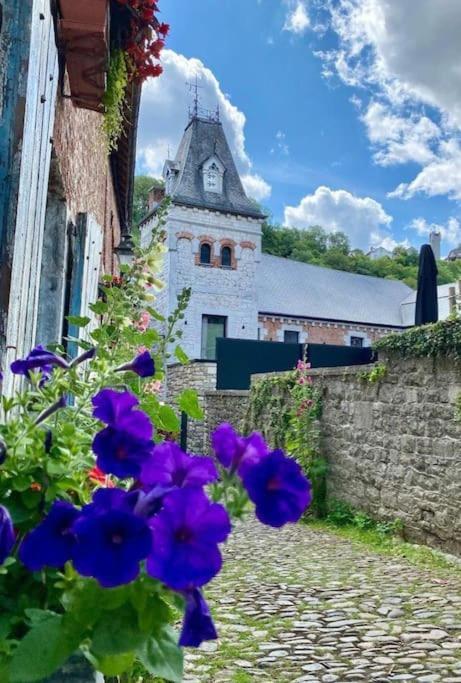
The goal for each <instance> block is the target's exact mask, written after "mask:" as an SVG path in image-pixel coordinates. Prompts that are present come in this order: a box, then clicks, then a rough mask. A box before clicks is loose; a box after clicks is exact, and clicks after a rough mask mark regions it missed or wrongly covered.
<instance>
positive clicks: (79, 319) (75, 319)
mask: <svg viewBox="0 0 461 683" xmlns="http://www.w3.org/2000/svg"><path fill="white" fill-rule="evenodd" d="M67 320H68V322H69V323H70V324H71V325H75V327H86V326H87V325H88V324H89V323H90V322H91V318H88V316H86V315H84V316H82V315H68V316H67Z"/></svg>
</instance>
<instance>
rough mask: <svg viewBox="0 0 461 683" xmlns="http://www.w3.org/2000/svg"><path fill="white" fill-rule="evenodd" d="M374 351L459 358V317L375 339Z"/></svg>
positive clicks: (460, 334)
mask: <svg viewBox="0 0 461 683" xmlns="http://www.w3.org/2000/svg"><path fill="white" fill-rule="evenodd" d="M373 348H374V349H375V350H376V351H390V352H392V353H397V354H399V355H401V356H404V357H410V358H411V357H413V358H414V357H432V358H434V357H436V356H446V357H449V358H454V359H456V360H461V319H449V320H443V321H439V322H437V323H433V324H431V325H423V326H421V327H412V328H411V329H410V330H407V331H406V332H403V333H402V334H401V333H398V334H390V335H388V336H386V337H383V338H382V339H380V340H379V341H377V342H376V343H375V344H374V345H373Z"/></svg>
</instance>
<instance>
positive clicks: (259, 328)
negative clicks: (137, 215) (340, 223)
mask: <svg viewBox="0 0 461 683" xmlns="http://www.w3.org/2000/svg"><path fill="white" fill-rule="evenodd" d="M163 177H164V181H165V190H166V193H167V194H168V195H169V196H170V198H171V207H170V209H169V213H168V217H167V222H166V235H167V237H166V240H167V246H168V251H167V253H166V256H165V260H164V267H163V273H162V279H163V280H164V282H165V283H166V287H165V289H164V290H163V292H162V293H161V295H160V297H159V299H158V302H157V304H158V305H159V307H160V309H161V312H162V313H163V315H164V316H165V317H168V315H169V314H171V312H172V311H173V310H174V308H175V307H176V302H177V297H178V295H179V293H180V292H181V291H182V289H183V288H184V287H190V288H191V290H192V296H191V302H190V306H189V308H188V310H187V312H186V315H185V320H184V321H183V323H182V331H183V339H182V346H183V348H184V350H185V351H186V353H187V354H188V355H189V357H190V358H192V359H213V358H214V356H215V342H216V339H217V338H218V337H233V338H238V339H260V340H269V341H280V342H291V343H296V342H302V343H304V342H312V343H328V344H338V345H350V346H369V345H371V344H372V342H373V341H375V340H376V339H378V338H380V337H382V336H383V335H385V334H388V333H389V332H391V331H397V330H402V329H405V328H406V327H408V326H410V325H412V324H413V319H414V299H415V293H414V292H413V290H412V289H411V288H410V287H408V286H407V285H405V284H404V283H402V282H397V281H395V280H387V279H382V278H376V277H369V276H366V275H358V274H353V273H347V272H344V271H338V270H332V269H328V268H321V267H319V266H314V265H310V264H306V263H300V262H298V261H292V260H288V259H284V258H279V257H277V256H271V255H269V254H263V253H262V252H261V232H262V224H263V221H264V215H263V214H262V213H261V211H260V209H259V207H258V206H257V205H256V204H255V203H254V202H253V201H251V200H250V199H249V198H248V197H247V196H246V194H245V191H244V189H243V186H242V183H241V180H240V177H239V174H238V172H237V169H236V166H235V163H234V160H233V158H232V154H231V152H230V149H229V145H228V143H227V140H226V137H225V134H224V130H223V127H222V125H221V123H220V122H219V121H218V120H216V118H200V117H198V116H194V117H192V119H191V120H190V121H189V124H188V125H187V127H186V129H185V131H184V135H183V138H182V141H181V143H180V145H179V148H178V152H177V154H176V157H175V158H174V159H173V160H167V161H166V163H165V166H164V172H163ZM161 195H162V190H160V189H159V188H154V189H153V192H152V195H151V198H150V206H149V208H150V211H149V213H148V215H147V216H146V218H145V219H144V220H143V221H142V223H141V234H142V239H143V240H145V241H147V240H148V238H149V235H150V234H151V231H152V227H153V225H154V224H155V213H156V209H157V206H158V203H159V201H160V200H161V198H162V196H161ZM374 255H375V256H374V257H375V258H379V257H380V256H382V255H392V254H391V252H389V251H387V250H385V249H382V248H378V249H376V250H375V251H374ZM443 294H445V292H444V293H443Z"/></svg>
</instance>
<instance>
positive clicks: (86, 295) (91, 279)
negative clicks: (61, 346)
mask: <svg viewBox="0 0 461 683" xmlns="http://www.w3.org/2000/svg"><path fill="white" fill-rule="evenodd" d="M102 237H103V236H102V230H101V228H100V227H99V225H98V223H97V222H96V220H95V218H94V217H93V216H91V215H90V214H86V213H80V214H79V215H78V219H77V225H76V226H75V232H74V236H73V239H72V244H71V249H72V255H73V258H72V277H71V285H70V298H69V315H71V316H79V317H84V316H87V317H88V318H90V319H91V323H90V324H89V325H88V326H87V327H85V328H80V327H78V326H76V325H72V324H69V326H68V334H69V336H70V337H75V338H77V339H88V338H89V333H90V332H91V330H92V329H94V327H95V325H96V316H95V315H94V314H93V313H92V311H91V310H90V308H89V304H92V303H94V302H95V301H96V299H97V298H98V282H99V271H100V267H101V250H102ZM68 353H69V355H71V356H73V357H75V356H76V355H77V353H78V344H77V343H76V342H70V343H69V344H68Z"/></svg>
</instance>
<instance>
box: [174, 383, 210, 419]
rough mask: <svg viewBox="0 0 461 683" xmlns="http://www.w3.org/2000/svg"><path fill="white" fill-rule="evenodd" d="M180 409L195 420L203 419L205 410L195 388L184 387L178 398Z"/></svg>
mask: <svg viewBox="0 0 461 683" xmlns="http://www.w3.org/2000/svg"><path fill="white" fill-rule="evenodd" d="M176 400H177V402H178V405H179V407H180V409H181V410H182V411H183V412H184V413H187V414H188V415H189V417H192V418H193V419H194V420H203V417H204V415H203V410H202V409H201V407H200V404H199V402H198V396H197V392H196V391H195V389H184V391H183V392H181V394H180V395H179V396H178V398H177V399H176Z"/></svg>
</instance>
